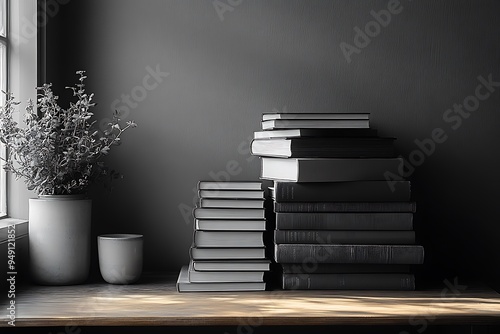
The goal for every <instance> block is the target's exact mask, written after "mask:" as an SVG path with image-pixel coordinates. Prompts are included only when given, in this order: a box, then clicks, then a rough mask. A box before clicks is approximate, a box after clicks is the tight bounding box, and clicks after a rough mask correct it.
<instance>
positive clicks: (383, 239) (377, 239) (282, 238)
mask: <svg viewBox="0 0 500 334" xmlns="http://www.w3.org/2000/svg"><path fill="white" fill-rule="evenodd" d="M274 242H275V243H276V244H348V245H349V244H350V245H352V244H357V245H412V244H414V243H415V232H414V231H317V230H316V231H311V230H275V231H274Z"/></svg>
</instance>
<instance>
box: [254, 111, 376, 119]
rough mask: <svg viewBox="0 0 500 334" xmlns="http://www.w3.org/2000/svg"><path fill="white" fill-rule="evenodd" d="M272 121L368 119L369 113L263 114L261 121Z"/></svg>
mask: <svg viewBox="0 0 500 334" xmlns="http://www.w3.org/2000/svg"><path fill="white" fill-rule="evenodd" d="M272 119H321V120H327V119H364V120H368V119H370V114H369V113H302V112H299V113H295V112H287V113H263V114H262V120H263V121H268V120H272Z"/></svg>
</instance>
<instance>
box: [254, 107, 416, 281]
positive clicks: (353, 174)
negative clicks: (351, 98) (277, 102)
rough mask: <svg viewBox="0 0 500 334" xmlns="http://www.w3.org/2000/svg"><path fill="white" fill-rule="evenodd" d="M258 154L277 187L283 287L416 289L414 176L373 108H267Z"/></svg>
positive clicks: (263, 169)
mask: <svg viewBox="0 0 500 334" xmlns="http://www.w3.org/2000/svg"><path fill="white" fill-rule="evenodd" d="M262 130H263V131H259V132H255V134H254V141H253V142H252V146H251V149H252V154H254V155H257V156H260V157H261V164H262V166H261V178H262V179H268V180H273V181H274V186H273V187H271V188H270V189H271V196H272V198H273V205H274V212H275V231H274V235H275V239H274V248H275V249H274V251H275V252H274V259H275V261H276V262H277V263H278V264H280V265H281V267H282V269H283V273H282V282H281V283H282V287H283V289H357V290H359V289H373V290H414V289H415V276H414V274H413V272H412V269H413V265H416V264H421V263H423V258H424V249H423V247H422V246H420V245H416V244H415V243H416V242H415V232H414V229H413V214H414V212H415V208H416V206H415V203H414V202H412V201H411V199H410V195H411V191H410V182H409V181H407V180H404V179H403V178H402V177H400V176H399V175H400V173H399V172H398V168H400V166H402V165H403V161H402V159H401V158H396V155H395V150H394V140H395V138H382V137H379V136H378V135H377V131H376V129H373V128H370V125H369V114H367V113H355V114H334V113H330V114H311V113H290V114H279V113H276V114H263V118H262Z"/></svg>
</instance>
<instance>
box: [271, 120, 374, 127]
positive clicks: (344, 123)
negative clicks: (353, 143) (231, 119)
mask: <svg viewBox="0 0 500 334" xmlns="http://www.w3.org/2000/svg"><path fill="white" fill-rule="evenodd" d="M369 127H370V121H369V120H367V119H272V120H268V121H262V123H261V128H262V130H273V129H296V128H304V129H311V128H315V129H335V128H343V129H346V128H369Z"/></svg>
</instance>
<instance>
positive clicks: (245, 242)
mask: <svg viewBox="0 0 500 334" xmlns="http://www.w3.org/2000/svg"><path fill="white" fill-rule="evenodd" d="M194 244H195V245H196V247H218V248H226V247H229V248H241V247H243V248H245V247H264V232H249V231H240V232H233V231H231V232H228V231H220V232H214V231H195V232H194Z"/></svg>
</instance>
